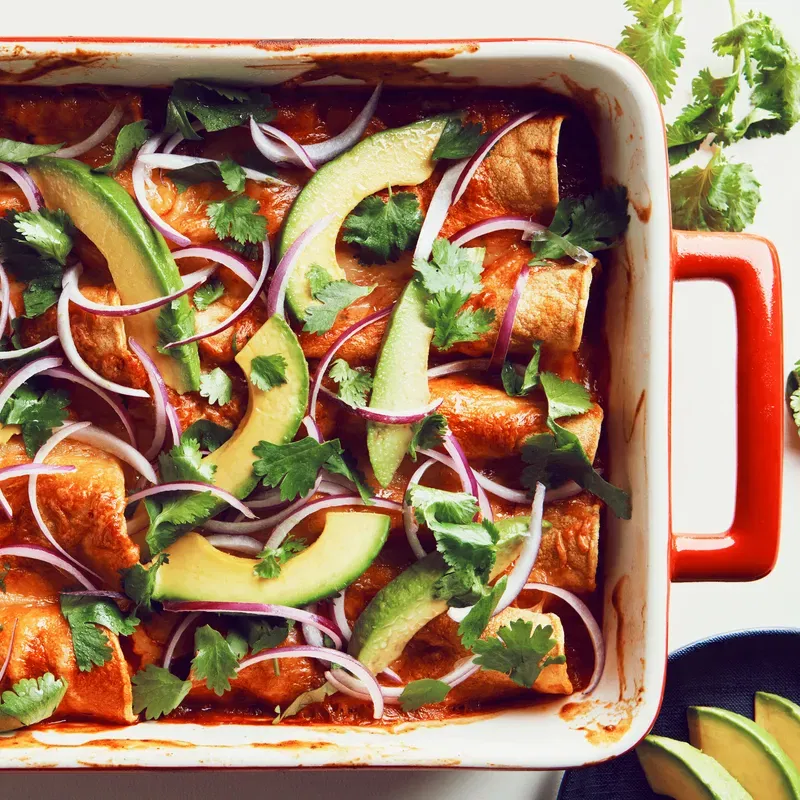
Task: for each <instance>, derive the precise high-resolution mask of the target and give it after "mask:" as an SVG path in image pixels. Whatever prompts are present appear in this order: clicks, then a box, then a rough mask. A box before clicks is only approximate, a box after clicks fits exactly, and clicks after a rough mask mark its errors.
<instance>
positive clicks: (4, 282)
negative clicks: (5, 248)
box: [0, 261, 11, 336]
mask: <svg viewBox="0 0 800 800" xmlns="http://www.w3.org/2000/svg"><path fill="white" fill-rule="evenodd" d="M10 309H11V287H10V286H9V283H8V273H7V272H6V270H5V267H3V262H2V261H0V336H5V334H6V325H8V320H9V314H8V312H9V310H10Z"/></svg>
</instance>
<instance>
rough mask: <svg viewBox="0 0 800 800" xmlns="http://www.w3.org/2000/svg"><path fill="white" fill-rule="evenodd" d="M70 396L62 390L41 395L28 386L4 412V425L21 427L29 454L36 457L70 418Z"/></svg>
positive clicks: (1, 418)
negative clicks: (55, 431) (40, 449)
mask: <svg viewBox="0 0 800 800" xmlns="http://www.w3.org/2000/svg"><path fill="white" fill-rule="evenodd" d="M68 405H69V395H68V394H67V393H66V392H65V391H63V390H61V389H47V390H46V391H45V392H44V393H42V394H40V393H39V392H37V391H36V390H35V389H34V388H33V387H32V386H31V385H29V384H27V383H24V384H23V385H22V386H20V387H19V389H17V390H16V391H15V392H14V394H12V395H11V397H10V398H9V399H8V401H7V402H6V404H5V405H4V406H3V408H2V409H0V422H2V423H3V424H4V425H20V426H21V427H22V441H23V442H24V444H25V452H26V453H27V454H28V456H30V457H31V458H33V456H35V455H36V451H37V450H38V449H39V448H40V447H41V446H42V445H43V444H44V443H45V442H46V441H47V440H48V439H49V438H50V435H51V434H52V432H53V430H54V429H55V428H58V427H60V426H61V425H62V424H63V423H64V422H65V421H66V419H67V417H68V416H69V412H68V411H67V406H68Z"/></svg>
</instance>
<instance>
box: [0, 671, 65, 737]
mask: <svg viewBox="0 0 800 800" xmlns="http://www.w3.org/2000/svg"><path fill="white" fill-rule="evenodd" d="M66 693H67V682H66V681H65V680H64V679H63V678H56V677H55V676H54V675H53V674H52V673H50V672H45V674H44V675H42V676H41V677H40V678H23V679H22V680H21V681H19V682H18V683H15V684H14V685H13V686H12V687H11V689H9V690H7V691H5V692H3V694H2V696H1V697H0V733H2V732H4V731H13V730H16V729H17V728H24V727H26V726H28V725H35V724H36V723H37V722H42V721H43V720H45V719H47V718H48V717H52V716H53V714H54V713H55V711H56V709H57V708H58V705H59V703H60V702H61V701H62V699H63V698H64V695H65V694H66Z"/></svg>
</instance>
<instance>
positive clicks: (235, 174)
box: [167, 158, 246, 194]
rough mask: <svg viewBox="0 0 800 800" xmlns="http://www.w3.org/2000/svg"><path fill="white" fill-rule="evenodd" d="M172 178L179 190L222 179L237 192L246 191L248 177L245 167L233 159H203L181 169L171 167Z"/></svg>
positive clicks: (229, 187)
mask: <svg viewBox="0 0 800 800" xmlns="http://www.w3.org/2000/svg"><path fill="white" fill-rule="evenodd" d="M167 175H169V178H170V180H171V181H172V182H173V183H174V184H175V186H176V188H177V189H178V191H179V192H185V191H186V190H187V189H188V188H189V187H190V186H194V184H196V183H207V182H211V181H222V183H224V184H225V188H226V189H228V191H231V192H236V193H237V194H238V193H240V192H243V191H244V187H245V183H246V177H245V172H244V168H243V167H240V166H239V165H238V164H237V163H236V162H235V161H234V160H233V159H231V158H226V159H224V160H223V161H219V162H217V161H211V160H209V161H201V162H200V163H198V164H191V165H190V166H188V167H181V168H180V169H171V170H169V172H167Z"/></svg>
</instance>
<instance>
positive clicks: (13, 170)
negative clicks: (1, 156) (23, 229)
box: [0, 161, 44, 211]
mask: <svg viewBox="0 0 800 800" xmlns="http://www.w3.org/2000/svg"><path fill="white" fill-rule="evenodd" d="M0 173H2V174H3V175H8V177H9V178H11V180H12V181H14V183H16V184H17V186H19V188H20V189H21V190H22V194H23V195H25V199H26V200H27V201H28V205H29V206H30V209H31V211H39V210H40V209H41V207H42V206H43V205H44V198H43V197H42V193H41V192H40V191H39V187H38V186H37V185H36V184H35V183H34V182H33V178H31V176H30V175H29V174H28V171H27V170H25V169H23V168H22V167H19V166H17V165H16V164H6V163H5V162H3V161H0Z"/></svg>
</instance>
